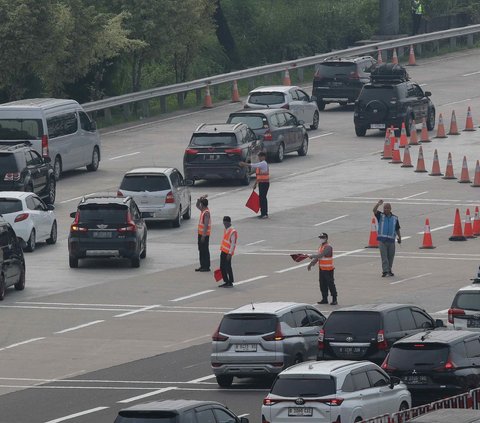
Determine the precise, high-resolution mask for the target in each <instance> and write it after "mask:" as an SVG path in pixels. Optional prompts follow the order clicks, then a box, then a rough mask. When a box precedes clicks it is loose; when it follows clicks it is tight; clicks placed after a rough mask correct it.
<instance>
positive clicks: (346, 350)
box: [339, 347, 365, 354]
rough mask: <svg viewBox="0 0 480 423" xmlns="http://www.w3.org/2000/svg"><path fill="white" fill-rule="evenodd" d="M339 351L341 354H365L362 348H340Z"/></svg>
mask: <svg viewBox="0 0 480 423" xmlns="http://www.w3.org/2000/svg"><path fill="white" fill-rule="evenodd" d="M339 350H340V353H341V354H363V353H364V352H365V348H362V347H340V348H339Z"/></svg>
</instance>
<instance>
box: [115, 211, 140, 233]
mask: <svg viewBox="0 0 480 423" xmlns="http://www.w3.org/2000/svg"><path fill="white" fill-rule="evenodd" d="M117 231H118V232H137V225H135V222H134V221H133V219H132V215H131V214H130V212H127V226H123V227H121V228H118V229H117Z"/></svg>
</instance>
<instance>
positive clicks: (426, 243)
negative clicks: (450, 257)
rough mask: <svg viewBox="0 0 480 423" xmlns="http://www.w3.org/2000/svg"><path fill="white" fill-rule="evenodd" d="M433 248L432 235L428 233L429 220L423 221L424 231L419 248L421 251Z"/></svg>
mask: <svg viewBox="0 0 480 423" xmlns="http://www.w3.org/2000/svg"><path fill="white" fill-rule="evenodd" d="M433 248H435V247H434V246H433V243H432V234H431V233H430V220H429V219H428V218H427V219H425V229H424V231H423V242H422V246H421V247H420V249H421V250H424V249H433Z"/></svg>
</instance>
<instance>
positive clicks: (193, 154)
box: [185, 148, 198, 156]
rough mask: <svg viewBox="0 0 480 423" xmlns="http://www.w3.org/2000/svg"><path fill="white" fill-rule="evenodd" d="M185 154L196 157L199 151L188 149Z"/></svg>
mask: <svg viewBox="0 0 480 423" xmlns="http://www.w3.org/2000/svg"><path fill="white" fill-rule="evenodd" d="M185 154H187V155H189V156H195V154H198V150H195V149H194V148H187V149H186V150H185Z"/></svg>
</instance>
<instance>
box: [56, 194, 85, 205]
mask: <svg viewBox="0 0 480 423" xmlns="http://www.w3.org/2000/svg"><path fill="white" fill-rule="evenodd" d="M83 197H84V196H83V195H81V196H80V197H75V198H70V200H63V201H60V204H65V203H70V202H71V201H76V200H81V199H82V198H83Z"/></svg>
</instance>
